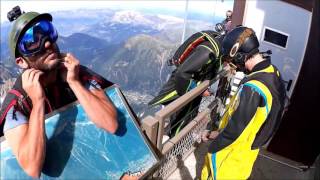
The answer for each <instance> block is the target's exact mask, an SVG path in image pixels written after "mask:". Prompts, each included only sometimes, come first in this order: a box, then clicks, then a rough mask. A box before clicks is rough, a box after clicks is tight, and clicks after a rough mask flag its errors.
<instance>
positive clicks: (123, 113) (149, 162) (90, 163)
mask: <svg viewBox="0 0 320 180" xmlns="http://www.w3.org/2000/svg"><path fill="white" fill-rule="evenodd" d="M106 94H107V95H108V97H109V98H110V99H111V101H112V102H113V104H114V105H115V107H116V108H117V112H118V122H119V129H118V130H117V132H116V134H115V135H112V134H109V133H107V132H105V131H104V130H102V129H99V128H97V127H96V126H95V125H94V124H93V123H92V121H90V120H89V119H88V117H87V115H86V113H85V112H84V110H83V108H82V107H81V105H80V104H78V103H74V104H72V105H68V106H67V107H64V108H63V109H60V110H57V111H56V112H53V113H52V115H51V116H50V117H48V118H47V119H46V135H47V137H48V140H47V152H46V160H45V163H44V167H43V171H42V175H41V179H119V177H120V176H121V175H122V174H123V173H124V172H127V171H131V172H136V171H142V172H146V171H147V170H148V169H150V168H151V167H152V166H153V165H155V164H156V163H157V161H158V160H157V157H156V156H155V154H154V152H153V151H152V150H151V149H150V147H149V145H148V143H147V142H146V140H145V139H144V136H143V135H142V133H141V131H140V130H139V129H138V128H137V124H136V121H135V119H134V117H133V116H132V114H131V113H130V110H129V108H128V106H127V105H126V102H125V101H124V99H123V96H122V94H121V92H120V90H119V89H118V88H117V87H110V88H108V89H107V90H106ZM0 176H1V179H31V178H30V177H28V175H27V174H25V172H24V171H23V170H22V169H21V167H20V166H19V164H18V163H17V161H16V158H15V156H14V155H13V154H12V151H11V149H10V148H8V147H7V145H6V142H5V141H4V142H2V143H1V175H0Z"/></svg>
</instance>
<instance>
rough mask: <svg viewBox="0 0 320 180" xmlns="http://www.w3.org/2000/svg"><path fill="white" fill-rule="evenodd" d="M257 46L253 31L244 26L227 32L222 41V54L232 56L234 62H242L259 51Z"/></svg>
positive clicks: (257, 42)
mask: <svg viewBox="0 0 320 180" xmlns="http://www.w3.org/2000/svg"><path fill="white" fill-rule="evenodd" d="M258 48H259V41H258V38H257V36H256V35H255V32H254V31H253V30H252V29H251V28H248V27H244V26H239V27H236V28H234V29H233V30H231V31H230V32H228V33H227V34H226V36H225V37H224V39H223V41H222V51H223V54H224V55H227V56H229V57H230V58H232V59H233V60H234V61H233V62H234V63H235V64H244V63H245V62H246V60H247V59H248V58H249V57H250V56H252V55H254V54H256V53H258V52H259V49H258Z"/></svg>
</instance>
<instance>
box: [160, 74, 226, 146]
mask: <svg viewBox="0 0 320 180" xmlns="http://www.w3.org/2000/svg"><path fill="white" fill-rule="evenodd" d="M229 71H230V68H225V69H222V70H221V71H220V72H219V73H218V74H217V75H216V76H215V78H213V79H211V80H205V81H203V82H202V83H201V84H200V85H199V86H197V87H196V88H194V89H192V90H191V91H189V92H187V93H186V94H184V95H183V96H181V97H180V98H178V99H176V100H175V101H173V102H172V103H170V104H169V105H167V106H166V107H165V108H163V109H161V110H160V111H158V112H157V113H155V119H157V120H158V121H159V127H158V128H159V129H158V135H157V148H158V149H159V150H160V151H161V150H162V148H163V144H162V138H163V133H164V124H165V123H164V121H165V119H166V118H168V117H170V116H171V115H172V114H173V113H175V112H177V111H178V110H180V109H181V108H182V107H184V106H185V105H187V104H188V103H189V102H191V101H192V100H193V99H195V98H196V97H198V96H199V95H201V94H202V93H203V92H204V91H205V90H206V89H208V87H209V86H210V85H212V84H213V83H215V82H216V81H218V80H219V79H220V78H222V77H224V76H226V75H227V74H228V72H229Z"/></svg>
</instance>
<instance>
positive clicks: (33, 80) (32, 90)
mask: <svg viewBox="0 0 320 180" xmlns="http://www.w3.org/2000/svg"><path fill="white" fill-rule="evenodd" d="M42 74H43V72H42V71H40V70H37V69H34V68H31V69H27V70H25V71H24V72H23V73H22V88H23V89H24V90H25V91H26V93H27V95H28V96H29V97H30V99H31V101H32V102H33V103H35V102H38V101H43V100H44V99H45V95H44V91H43V88H42V86H41V84H40V80H39V79H40V76H41V75H42Z"/></svg>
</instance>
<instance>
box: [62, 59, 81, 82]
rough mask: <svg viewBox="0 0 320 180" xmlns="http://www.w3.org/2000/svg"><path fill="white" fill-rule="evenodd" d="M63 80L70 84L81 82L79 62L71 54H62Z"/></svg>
mask: <svg viewBox="0 0 320 180" xmlns="http://www.w3.org/2000/svg"><path fill="white" fill-rule="evenodd" d="M62 58H63V62H62V64H63V65H62V78H63V79H64V80H65V81H66V82H67V83H69V84H71V83H74V82H79V66H80V63H79V60H78V59H77V58H75V57H74V56H73V55H72V54H71V53H67V54H62Z"/></svg>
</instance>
